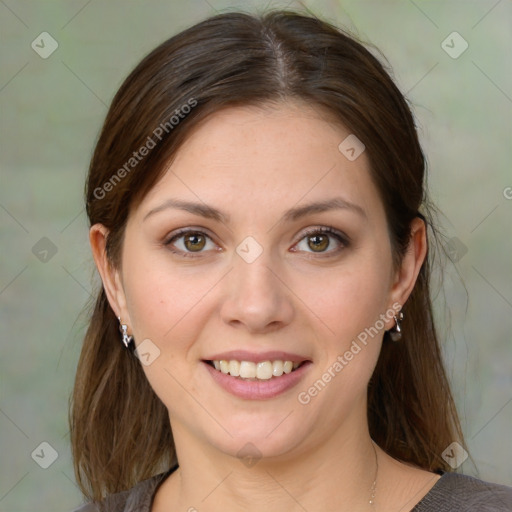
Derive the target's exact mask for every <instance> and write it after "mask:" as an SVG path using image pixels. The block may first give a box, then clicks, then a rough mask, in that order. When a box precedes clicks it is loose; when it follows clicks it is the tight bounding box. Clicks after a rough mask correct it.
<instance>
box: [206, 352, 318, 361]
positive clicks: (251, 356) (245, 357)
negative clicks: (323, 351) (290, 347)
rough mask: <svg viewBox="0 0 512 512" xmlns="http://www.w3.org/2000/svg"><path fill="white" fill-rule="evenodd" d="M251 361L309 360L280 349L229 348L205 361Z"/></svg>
mask: <svg viewBox="0 0 512 512" xmlns="http://www.w3.org/2000/svg"><path fill="white" fill-rule="evenodd" d="M233 359H234V360H235V361H252V362H253V363H258V362H260V361H292V362H294V363H302V362H303V361H309V359H308V358H307V357H304V356H301V355H299V354H292V353H291V352H283V351H280V350H270V351H267V352H258V353H257V352H249V351H248V350H230V351H229V352H221V353H219V354H214V355H213V356H210V357H207V358H206V359H205V361H222V360H224V361H231V360H233Z"/></svg>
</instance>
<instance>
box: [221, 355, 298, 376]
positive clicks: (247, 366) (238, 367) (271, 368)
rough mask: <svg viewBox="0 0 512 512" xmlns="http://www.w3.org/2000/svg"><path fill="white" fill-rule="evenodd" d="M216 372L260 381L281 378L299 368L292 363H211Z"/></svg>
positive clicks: (233, 361) (295, 363)
mask: <svg viewBox="0 0 512 512" xmlns="http://www.w3.org/2000/svg"><path fill="white" fill-rule="evenodd" d="M212 362H213V366H214V368H215V369H216V370H218V371H220V372H222V373H225V374H227V375H231V376H233V377H241V378H242V379H260V380H269V379H271V378H272V377H281V375H283V373H291V372H292V371H293V370H296V369H297V368H298V367H299V366H300V363H299V362H293V361H281V360H277V361H260V362H259V363H253V362H252V361H236V360H233V359H232V360H231V361H226V360H224V359H223V360H220V361H212Z"/></svg>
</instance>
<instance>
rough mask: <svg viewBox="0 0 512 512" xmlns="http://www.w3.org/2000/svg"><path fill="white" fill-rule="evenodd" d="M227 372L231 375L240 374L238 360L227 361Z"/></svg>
mask: <svg viewBox="0 0 512 512" xmlns="http://www.w3.org/2000/svg"><path fill="white" fill-rule="evenodd" d="M229 374H230V375H232V376H233V377H238V376H239V375H240V363H239V362H238V361H229Z"/></svg>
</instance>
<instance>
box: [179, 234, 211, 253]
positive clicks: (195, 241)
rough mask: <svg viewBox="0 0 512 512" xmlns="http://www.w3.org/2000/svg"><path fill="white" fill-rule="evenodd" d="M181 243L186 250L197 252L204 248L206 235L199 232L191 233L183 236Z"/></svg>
mask: <svg viewBox="0 0 512 512" xmlns="http://www.w3.org/2000/svg"><path fill="white" fill-rule="evenodd" d="M183 244H184V245H185V247H186V248H187V250H189V251H191V252H198V251H201V250H202V249H204V246H205V245H206V237H205V236H204V235H202V234H200V233H192V234H190V235H185V236H184V237H183Z"/></svg>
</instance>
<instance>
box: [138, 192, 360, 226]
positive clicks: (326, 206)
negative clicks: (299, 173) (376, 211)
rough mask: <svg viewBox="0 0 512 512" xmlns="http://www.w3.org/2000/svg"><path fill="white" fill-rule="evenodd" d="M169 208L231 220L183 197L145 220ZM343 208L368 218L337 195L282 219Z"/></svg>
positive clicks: (155, 209)
mask: <svg viewBox="0 0 512 512" xmlns="http://www.w3.org/2000/svg"><path fill="white" fill-rule="evenodd" d="M167 209H176V210H183V211H186V212H189V213H192V214H194V215H198V216H200V217H204V218H207V219H213V220H216V221H219V222H222V223H229V220H230V216H229V215H228V214H227V213H225V212H222V211H221V210H218V209H216V208H213V207H212V206H208V205H207V204H205V203H194V202H191V201H183V200H181V199H167V200H166V201H164V202H163V203H162V204H161V205H160V206H157V207H156V208H153V209H152V210H150V211H149V212H148V213H147V214H146V215H145V217H144V219H143V220H144V221H145V220H146V219H147V218H148V217H151V216H152V215H155V214H156V213H160V212H162V211H164V210H167ZM341 209H342V210H347V211H350V212H353V213H356V214H357V215H359V216H361V217H363V218H364V219H367V218H368V217H367V215H366V212H365V210H364V209H363V208H361V206H359V205H357V204H355V203H351V202H350V201H347V200H346V199H343V198H341V197H335V198H332V199H328V200H325V201H318V202H314V203H308V204H305V205H304V206H298V207H294V208H291V209H289V210H287V211H286V212H285V213H284V215H283V217H282V220H284V221H288V222H290V221H296V220H298V219H300V218H302V217H305V216H306V215H310V214H313V213H322V212H326V211H330V210H341Z"/></svg>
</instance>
